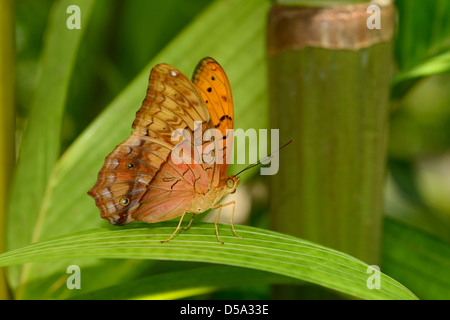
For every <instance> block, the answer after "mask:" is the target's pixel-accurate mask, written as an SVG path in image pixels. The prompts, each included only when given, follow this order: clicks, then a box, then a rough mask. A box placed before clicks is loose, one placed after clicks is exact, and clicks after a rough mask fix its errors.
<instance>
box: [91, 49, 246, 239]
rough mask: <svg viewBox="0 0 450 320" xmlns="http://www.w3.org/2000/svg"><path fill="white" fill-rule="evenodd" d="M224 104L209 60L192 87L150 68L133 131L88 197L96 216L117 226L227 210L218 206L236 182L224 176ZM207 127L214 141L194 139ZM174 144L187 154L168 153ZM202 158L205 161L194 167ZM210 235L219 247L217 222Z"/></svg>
mask: <svg viewBox="0 0 450 320" xmlns="http://www.w3.org/2000/svg"><path fill="white" fill-rule="evenodd" d="M232 101H233V100H232V97H231V88H230V85H229V82H228V79H227V77H226V75H225V72H224V71H223V69H222V68H221V67H220V65H219V64H218V63H217V62H216V61H215V60H214V59H212V58H205V59H203V60H201V61H200V63H199V64H198V66H197V68H196V70H195V72H194V76H193V80H192V81H191V80H189V79H188V78H187V77H186V76H185V75H184V74H183V73H181V72H180V71H179V70H178V69H176V68H174V67H172V66H170V65H168V64H159V65H156V66H155V67H154V68H153V69H152V71H151V73H150V79H149V86H148V90H147V95H146V98H145V99H144V102H143V104H142V107H141V108H140V109H139V110H138V112H137V113H136V118H135V120H134V122H133V126H132V127H133V129H134V130H135V131H134V132H133V133H132V134H131V136H130V137H129V138H128V139H126V140H125V141H124V142H122V143H121V144H119V145H118V146H117V147H116V148H115V149H114V150H113V151H112V152H111V153H110V154H109V155H108V156H107V157H106V159H105V163H104V165H103V167H102V169H101V170H100V172H99V174H98V179H97V183H96V184H95V185H94V187H93V188H92V189H91V190H90V191H89V192H88V194H89V195H90V196H92V197H93V198H94V199H95V203H96V205H97V207H98V208H99V209H100V212H101V217H102V218H104V219H106V220H108V221H109V222H110V223H112V224H115V225H124V224H127V223H130V222H133V221H143V222H147V223H156V222H160V221H165V220H170V219H173V218H176V217H180V216H181V219H180V223H181V221H182V219H183V217H184V215H185V214H186V213H192V214H193V216H195V214H198V213H202V212H205V211H207V210H209V209H215V208H219V209H221V208H222V207H223V206H225V205H229V204H233V205H234V202H233V201H232V202H229V203H227V204H223V205H222V204H219V202H220V201H221V200H222V199H223V198H224V197H225V196H226V195H227V194H230V193H233V192H234V191H235V190H236V187H237V185H238V182H239V178H237V177H235V176H227V175H226V173H227V168H228V159H229V156H230V152H229V151H230V150H231V148H232V143H233V140H232V138H233V136H232V130H231V134H230V130H229V129H233V122H234V120H233V117H234V111H233V102H232ZM209 129H211V130H214V132H215V135H214V139H210V140H209V141H202V138H203V137H204V134H205V132H206V131H208V130H209ZM179 130H181V131H182V132H183V137H184V138H186V137H187V138H188V139H184V140H182V142H181V143H180V141H179V139H178V140H177V139H174V132H177V131H179ZM199 137H200V139H199ZM180 145H181V146H184V147H188V149H187V150H191V151H192V153H190V152H189V153H188V152H186V153H183V152H180V153H178V154H174V152H173V151H174V150H175V149H176V147H179V146H180ZM212 150H214V152H213V151H212ZM215 151H220V152H215ZM203 159H209V161H205V162H204V161H199V160H203ZM211 159H212V160H211ZM218 160H220V161H218ZM233 214H234V207H233ZM219 215H220V210H219ZM191 222H192V220H191ZM180 223H179V225H178V228H177V230H178V229H179V226H180ZM189 225H190V224H189ZM231 225H232V227H233V224H232V220H231ZM177 230H175V232H174V234H173V235H172V237H173V236H174V235H175V233H176V232H177ZM233 231H234V227H233ZM216 234H217V238H218V240H219V241H220V239H219V236H218V233H217V219H216ZM172 237H170V238H169V239H171V238H172Z"/></svg>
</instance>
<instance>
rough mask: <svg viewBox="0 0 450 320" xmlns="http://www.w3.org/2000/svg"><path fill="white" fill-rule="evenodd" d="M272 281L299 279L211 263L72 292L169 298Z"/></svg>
mask: <svg viewBox="0 0 450 320" xmlns="http://www.w3.org/2000/svg"><path fill="white" fill-rule="evenodd" d="M272 283H278V284H279V283H283V284H299V283H301V282H300V281H297V280H295V279H292V278H288V277H284V276H280V275H277V274H274V273H269V272H264V271H258V270H254V269H246V268H237V267H230V266H215V265H213V266H208V267H200V268H193V269H189V270H181V271H174V272H165V273H162V274H157V275H153V276H149V277H146V278H143V279H137V280H135V281H130V282H126V283H123V284H120V285H117V286H113V287H108V288H105V289H103V290H98V291H95V292H91V293H87V294H80V295H78V296H75V297H74V299H77V300H78V299H83V300H98V299H101V300H122V299H146V300H150V299H154V300H162V299H164V300H172V299H182V298H188V297H191V296H193V295H199V294H205V293H210V292H214V291H217V290H219V289H225V288H232V287H235V288H238V287H242V286H251V285H262V284H272Z"/></svg>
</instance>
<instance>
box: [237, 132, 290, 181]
mask: <svg viewBox="0 0 450 320" xmlns="http://www.w3.org/2000/svg"><path fill="white" fill-rule="evenodd" d="M293 141H294V139H292V140H291V141H289V142H288V143H286V144H285V145H283V146H282V147H281V148H279V149H278V150H276V151H275V152H274V153H273V154H272V153H271V154H269V155H268V156H267V157H264V158H262V159H260V160H258V161H257V162H255V163H252V164H250V165H249V166H247V167H245V168H244V169H242V170H241V171H239V172H238V173H237V174H235V177H237V176H238V175H240V174H241V173H242V172H244V171H247V170H248V169H251V168H253V167H256V166H258V165H260V164H262V162H265V161H267V160H269V159H271V158H272V157H273V156H274V155H275V154H276V153H277V152H279V151H280V150H281V149H283V148H284V147H287V146H288V145H289V144H291V143H292V142H293Z"/></svg>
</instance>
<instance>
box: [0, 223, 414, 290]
mask: <svg viewBox="0 0 450 320" xmlns="http://www.w3.org/2000/svg"><path fill="white" fill-rule="evenodd" d="M174 227H175V224H173V223H160V224H159V225H158V226H156V227H147V226H143V225H142V224H140V225H139V224H135V225H134V226H129V227H123V228H121V229H120V230H117V231H111V230H108V229H105V228H103V229H96V230H90V231H85V232H81V233H76V234H72V235H66V236H62V237H59V238H56V239H53V240H47V241H42V242H39V243H35V244H32V245H29V246H26V247H24V248H21V249H17V250H13V251H10V252H6V253H4V254H2V255H0V266H7V265H12V264H18V263H26V262H33V261H53V260H59V259H72V258H89V257H97V258H115V259H117V258H121V259H158V260H178V261H200V262H210V263H218V264H225V265H232V266H238V267H246V268H253V269H256V270H261V271H268V272H273V273H277V274H281V275H284V276H289V277H292V278H295V279H300V280H304V281H308V282H312V283H315V284H318V285H321V286H324V287H327V288H330V289H334V290H337V291H340V292H343V293H346V294H349V295H353V296H355V297H358V298H362V299H416V296H415V295H414V294H413V293H411V292H410V291H409V290H408V289H406V288H405V287H404V286H403V285H401V284H400V283H398V282H397V281H395V280H394V279H392V278H390V277H388V276H387V275H385V274H382V273H380V289H369V288H368V286H367V282H368V279H369V277H370V276H372V273H373V272H371V271H370V269H369V272H368V265H367V264H365V263H363V262H362V261H360V260H358V259H356V258H353V257H351V256H349V255H346V254H344V253H341V252H338V251H336V250H332V249H329V248H326V247H323V246H320V245H316V244H314V243H311V242H307V241H304V240H301V239H298V238H295V237H292V236H288V235H284V234H280V233H277V232H271V231H267V230H263V229H258V228H254V227H243V226H240V227H238V228H237V230H236V231H237V233H238V234H240V235H242V236H243V238H237V237H235V236H234V235H233V234H232V232H231V230H230V226H229V225H220V226H219V229H220V234H221V239H222V240H223V241H224V242H225V244H220V243H219V242H218V241H217V239H216V236H215V232H214V225H213V224H208V223H200V224H197V225H195V226H193V227H192V228H191V229H190V230H189V231H185V232H181V233H180V234H178V235H177V236H176V238H175V239H173V240H171V241H169V242H168V243H161V240H164V239H167V238H168V237H169V236H170V235H171V234H172V232H173V230H174Z"/></svg>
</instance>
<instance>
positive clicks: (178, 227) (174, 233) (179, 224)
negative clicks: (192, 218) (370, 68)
mask: <svg viewBox="0 0 450 320" xmlns="http://www.w3.org/2000/svg"><path fill="white" fill-rule="evenodd" d="M186 212H187V211H185V212H184V213H183V215H182V216H181V219H180V222H178V226H177V228H176V229H175V231H174V232H173V233H172V235H171V236H170V237H169V238H168V239H166V240H162V241H161V242H162V243H164V242H167V241H169V240H170V239H172V238H173V237H174V236H175V235H176V234H177V232H178V230H180V226H181V222H182V221H183V218H184V216H185V214H186Z"/></svg>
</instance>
